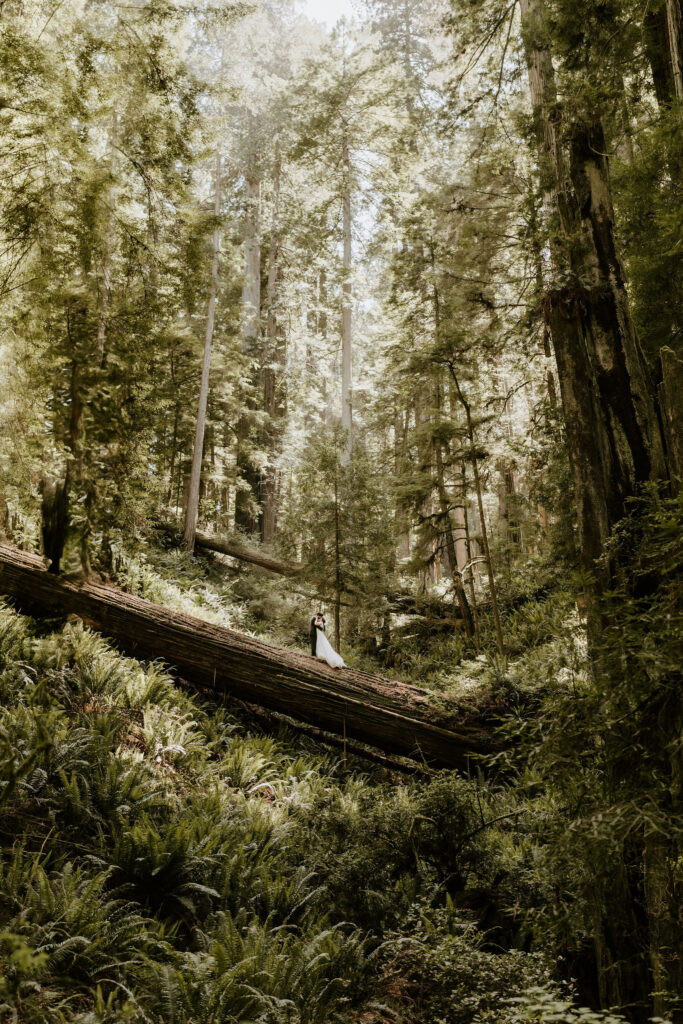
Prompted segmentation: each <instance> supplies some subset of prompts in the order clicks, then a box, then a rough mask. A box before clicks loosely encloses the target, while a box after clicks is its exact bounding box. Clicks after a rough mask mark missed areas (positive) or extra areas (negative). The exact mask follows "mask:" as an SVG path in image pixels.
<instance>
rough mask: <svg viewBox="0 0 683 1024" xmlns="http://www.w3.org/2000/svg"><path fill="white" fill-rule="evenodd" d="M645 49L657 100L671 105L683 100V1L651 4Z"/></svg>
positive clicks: (646, 28)
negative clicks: (682, 2) (682, 6)
mask: <svg viewBox="0 0 683 1024" xmlns="http://www.w3.org/2000/svg"><path fill="white" fill-rule="evenodd" d="M644 29H645V31H644V35H645V52H646V53H647V58H648V61H649V63H650V67H651V69H652V81H653V83H654V87H655V95H656V97H657V103H658V104H659V106H660V107H664V108H667V107H670V106H671V104H672V103H674V102H675V101H676V100H682V99H683V17H682V12H681V0H659V2H658V3H657V2H656V0H655V2H653V3H651V4H648V8H647V11H646V14H645V19H644Z"/></svg>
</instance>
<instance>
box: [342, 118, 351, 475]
mask: <svg viewBox="0 0 683 1024" xmlns="http://www.w3.org/2000/svg"><path fill="white" fill-rule="evenodd" d="M342 173H343V185H342V232H343V236H344V281H343V287H342V427H343V428H344V430H346V432H347V438H346V446H345V449H344V452H343V456H342V465H347V464H348V462H349V459H350V457H351V445H352V431H353V376H352V375H353V347H352V345H353V339H352V304H353V295H352V286H351V269H352V260H353V252H352V237H351V228H352V221H351V156H350V151H349V138H348V134H347V130H346V127H344V132H343V136H342Z"/></svg>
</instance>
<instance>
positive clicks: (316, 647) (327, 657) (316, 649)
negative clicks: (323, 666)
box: [311, 612, 346, 668]
mask: <svg viewBox="0 0 683 1024" xmlns="http://www.w3.org/2000/svg"><path fill="white" fill-rule="evenodd" d="M311 654H312V655H313V657H314V658H320V659H321V660H323V661H326V662H327V664H328V665H329V666H330V667H331V668H346V665H345V663H344V659H343V658H342V656H341V654H337V652H336V651H335V649H334V647H333V646H332V644H331V643H330V641H329V640H328V639H327V637H326V636H325V616H324V615H323V613H322V612H318V614H317V615H314V616H313V618H312V619H311Z"/></svg>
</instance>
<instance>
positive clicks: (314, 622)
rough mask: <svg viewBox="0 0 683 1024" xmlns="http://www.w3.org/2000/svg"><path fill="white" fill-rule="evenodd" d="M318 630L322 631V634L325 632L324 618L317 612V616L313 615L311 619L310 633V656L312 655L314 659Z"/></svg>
mask: <svg viewBox="0 0 683 1024" xmlns="http://www.w3.org/2000/svg"><path fill="white" fill-rule="evenodd" d="M319 629H322V630H323V632H324V630H325V616H324V615H323V613H322V612H318V614H317V615H314V616H313V618H312V619H311V633H310V636H311V654H312V655H313V657H314V658H315V646H316V643H317V640H318V630H319Z"/></svg>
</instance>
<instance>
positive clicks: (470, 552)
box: [460, 463, 481, 654]
mask: <svg viewBox="0 0 683 1024" xmlns="http://www.w3.org/2000/svg"><path fill="white" fill-rule="evenodd" d="M460 474H461V481H462V483H461V495H462V515H463V526H464V529H465V544H466V551H467V560H466V562H465V566H467V565H469V570H470V571H469V586H470V607H471V609H472V620H473V622H474V640H475V643H476V645H477V654H481V640H480V636H479V609H478V608H477V592H476V590H475V588H474V570H475V561H474V547H473V545H472V541H471V540H470V524H469V516H468V515H467V471H466V469H465V464H464V463H463V465H462V468H461V471H460ZM465 566H463V576H464V573H465Z"/></svg>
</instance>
